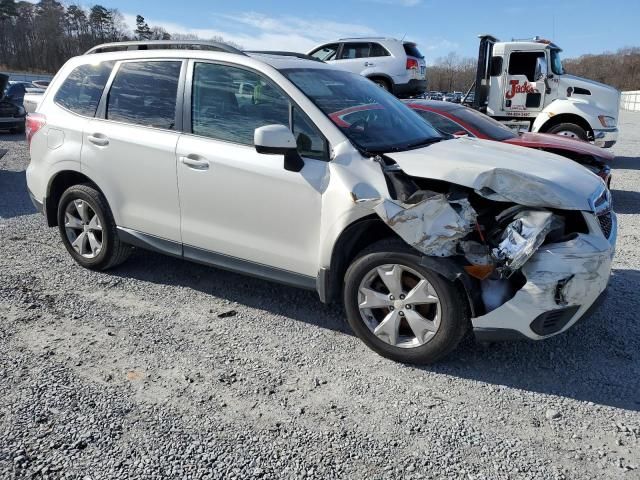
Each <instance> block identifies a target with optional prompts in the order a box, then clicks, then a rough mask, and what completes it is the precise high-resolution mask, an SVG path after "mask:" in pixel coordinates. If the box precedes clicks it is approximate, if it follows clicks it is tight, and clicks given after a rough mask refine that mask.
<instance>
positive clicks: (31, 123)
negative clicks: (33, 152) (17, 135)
mask: <svg viewBox="0 0 640 480" xmlns="http://www.w3.org/2000/svg"><path fill="white" fill-rule="evenodd" d="M46 124H47V117H45V116H44V115H43V114H41V113H30V114H28V115H27V118H26V120H25V132H26V134H27V145H28V146H29V148H31V139H32V138H33V136H34V135H35V134H36V133H38V131H39V130H40V129H41V128H42V127H44V126H45V125H46Z"/></svg>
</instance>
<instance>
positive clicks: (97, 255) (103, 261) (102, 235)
mask: <svg viewBox="0 0 640 480" xmlns="http://www.w3.org/2000/svg"><path fill="white" fill-rule="evenodd" d="M58 227H59V229H60V236H61V237H62V242H63V243H64V246H65V247H66V248H67V251H68V252H69V254H70V255H71V256H72V257H73V259H74V260H75V261H76V262H77V263H79V264H80V265H82V266H83V267H85V268H89V269H91V270H107V269H109V268H111V267H115V266H116V265H119V264H120V263H122V262H124V261H125V260H126V259H127V257H128V256H129V253H130V251H131V247H130V246H128V245H125V244H124V243H122V242H121V241H120V238H119V237H118V233H117V230H116V224H115V221H114V219H113V216H112V214H111V210H110V209H109V205H108V204H107V200H106V198H104V195H103V194H102V193H101V192H99V191H98V190H96V189H95V188H94V187H93V186H91V185H74V186H72V187H69V188H68V189H67V190H65V192H64V193H63V194H62V197H61V198H60V202H59V203H58Z"/></svg>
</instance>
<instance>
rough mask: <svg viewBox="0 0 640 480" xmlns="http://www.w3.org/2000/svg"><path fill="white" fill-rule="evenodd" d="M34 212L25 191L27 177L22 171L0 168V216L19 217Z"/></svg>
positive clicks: (34, 209)
mask: <svg viewBox="0 0 640 480" xmlns="http://www.w3.org/2000/svg"><path fill="white" fill-rule="evenodd" d="M33 213H36V208H35V207H34V206H33V203H31V199H30V198H29V194H28V193H27V177H26V174H25V172H24V170H23V171H19V172H16V171H13V170H3V169H0V218H13V217H21V216H22V215H31V214H33Z"/></svg>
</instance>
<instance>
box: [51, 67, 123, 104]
mask: <svg viewBox="0 0 640 480" xmlns="http://www.w3.org/2000/svg"><path fill="white" fill-rule="evenodd" d="M113 65H114V62H102V63H98V64H97V65H80V66H79V67H76V68H75V69H74V70H73V71H72V72H71V73H70V74H69V76H68V77H67V78H66V80H65V81H64V82H63V83H62V86H61V87H60V88H59V89H58V91H57V92H56V94H55V97H54V98H53V101H54V102H55V103H57V104H58V105H60V106H61V107H63V108H66V109H67V110H69V111H71V112H73V113H77V114H78V115H83V116H85V117H93V116H95V114H96V110H97V108H98V104H99V103H100V97H101V96H102V92H103V90H104V87H105V85H106V84H107V80H108V79H109V75H111V70H112V69H113Z"/></svg>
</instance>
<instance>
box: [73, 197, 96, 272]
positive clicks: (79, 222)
mask: <svg viewBox="0 0 640 480" xmlns="http://www.w3.org/2000/svg"><path fill="white" fill-rule="evenodd" d="M64 229H65V233H66V235H67V239H68V240H69V243H70V244H71V247H72V248H73V249H74V250H75V251H76V252H77V253H78V254H79V255H81V256H82V257H83V258H88V259H92V258H96V257H97V256H98V255H99V254H100V252H101V251H102V224H101V223H100V218H99V217H98V214H97V213H96V212H95V210H94V209H93V208H92V207H91V205H89V203H88V202H86V201H84V200H81V199H76V200H73V201H71V202H69V204H68V205H67V208H66V209H65V212H64Z"/></svg>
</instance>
